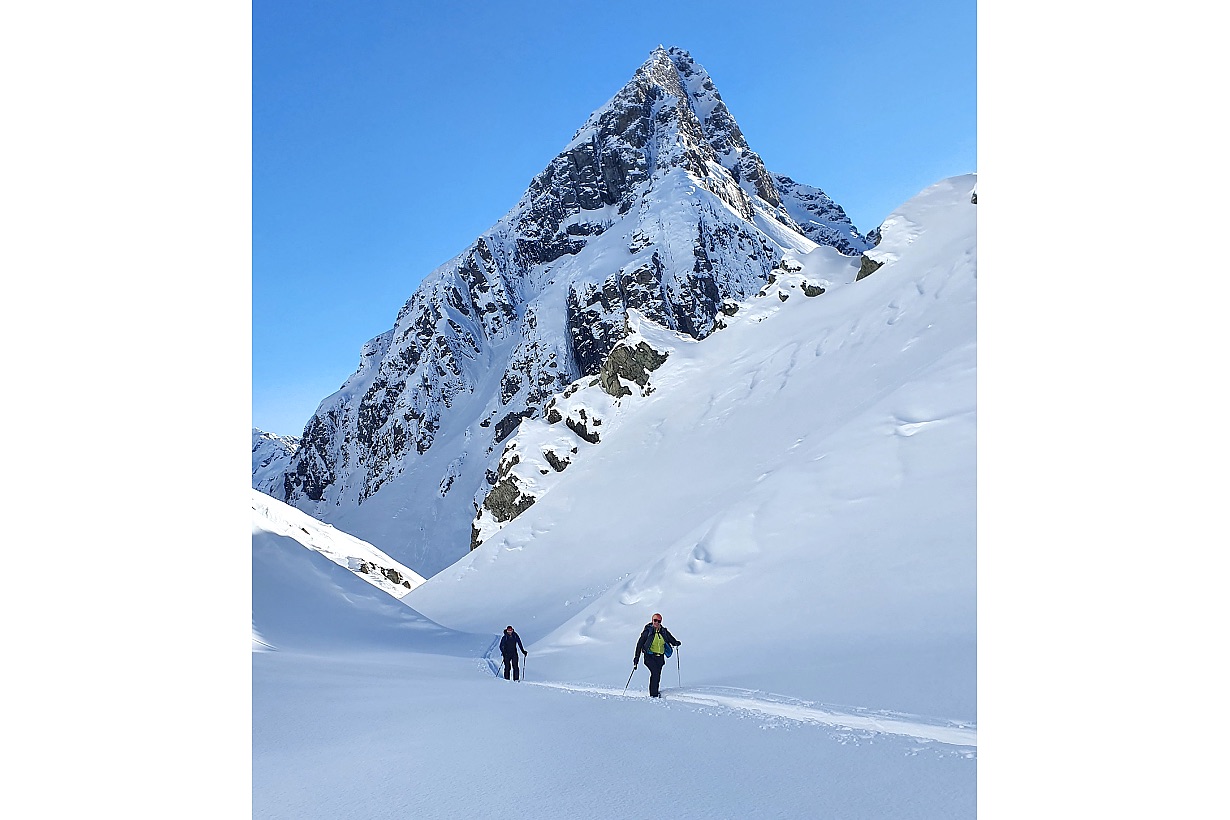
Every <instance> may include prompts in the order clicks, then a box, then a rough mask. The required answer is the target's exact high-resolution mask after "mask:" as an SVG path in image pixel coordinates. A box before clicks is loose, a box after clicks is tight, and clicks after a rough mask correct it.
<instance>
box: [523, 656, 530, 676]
mask: <svg viewBox="0 0 1230 820" xmlns="http://www.w3.org/2000/svg"><path fill="white" fill-rule="evenodd" d="M529 668H530V653H529V652H522V653H521V680H525V670H526V669H529Z"/></svg>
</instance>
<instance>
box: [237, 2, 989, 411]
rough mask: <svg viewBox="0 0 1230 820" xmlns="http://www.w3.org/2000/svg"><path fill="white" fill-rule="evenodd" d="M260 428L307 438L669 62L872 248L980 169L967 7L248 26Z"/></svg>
mask: <svg viewBox="0 0 1230 820" xmlns="http://www.w3.org/2000/svg"><path fill="white" fill-rule="evenodd" d="M252 9H253V18H252V129H253V133H252V310H253V325H252V345H253V351H252V404H253V407H252V412H253V419H252V423H253V425H254V426H256V427H260V428H261V429H264V430H269V431H272V432H276V433H282V434H293V435H298V434H299V433H300V432H302V429H303V426H304V424H305V423H306V422H307V420H308V418H309V417H310V416H311V414H312V413H313V412H314V411H315V409H316V406H317V405H318V404H319V402H320V401H321V400H322V399H323V398H325V397H326V396H328V395H329V394H330V393H332V392H333V391H335V390H336V389H337V388H338V387H340V386H341V384H342V382H343V381H345V379H346V378H347V376H349V375H350V373H351V372H353V370H354V368H355V366H356V365H357V364H358V359H359V349H360V346H361V345H362V344H363V342H365V341H367V340H368V339H370V338H372V337H374V336H376V335H378V334H379V333H382V332H384V331H385V330H387V329H389V328H390V327H392V325H393V320H394V318H395V317H396V315H397V311H398V309H399V308H400V307H401V306H402V304H403V303H404V302H405V301H406V299H408V298H409V297H410V295H411V294H412V293H413V292H414V290H415V288H416V287H417V286H418V283H419V281H420V280H421V279H422V278H423V276H425V275H426V274H427V273H429V272H430V271H431V270H432V269H434V268H435V267H437V266H438V265H440V264H441V263H443V262H445V261H447V260H448V259H449V258H451V257H452V256H454V255H455V254H457V253H459V252H461V251H462V250H464V249H465V248H466V247H467V246H468V245H469V243H470V242H471V241H472V240H473V239H474V238H475V237H476V236H477V235H478V234H479V233H480V232H482V231H483V230H485V229H486V228H488V227H490V226H491V225H492V224H493V223H494V222H495V221H496V220H497V219H499V218H500V217H501V216H502V215H503V214H504V213H505V212H506V211H507V210H508V209H509V208H511V207H512V206H513V205H514V204H515V203H516V201H517V199H518V198H519V197H520V195H521V193H522V192H523V191H524V190H525V188H526V186H527V185H528V184H529V182H530V180H531V179H532V178H533V177H534V175H535V174H537V173H538V172H539V171H541V170H542V169H543V168H544V167H545V166H546V164H547V163H548V162H549V161H550V160H551V159H552V158H553V157H554V156H555V155H556V154H557V153H558V152H559V150H560V149H561V148H563V146H564V145H565V144H566V143H567V142H568V141H569V139H570V138H571V137H572V134H573V132H574V131H575V130H576V129H577V128H578V127H580V125H581V124H582V123H583V122H584V121H585V119H586V117H587V116H588V115H589V114H590V112H592V111H593V110H594V109H596V108H598V107H599V106H601V105H602V104H603V103H605V102H606V101H607V100H608V99H610V97H611V96H612V95H613V94H614V93H615V92H616V91H618V90H619V89H620V88H621V87H622V86H623V84H624V83H625V82H627V80H628V79H629V78H630V77H631V75H632V73H633V72H634V71H635V70H636V68H637V67H638V66H639V65H640V64H641V63H642V62H644V60H645V59H646V58H647V57H648V55H649V52H650V50H652V49H653V48H654V47H655V46H657V45H658V44H662V45H665V46H678V47H680V48H684V49H687V50H688V51H689V52H690V53H691V54H692V57H693V58H694V59H695V60H696V61H697V62H698V63H700V64H701V65H702V66H704V68H705V69H706V70H707V71H708V72H709V74H710V76H711V77H712V78H713V81H714V83H715V85H716V86H717V88H718V90H719V91H720V92H721V94H722V97H723V99H725V101H726V104H727V106H728V107H729V108H730V110H731V112H732V113H733V115H734V117H735V119H736V120H737V121H738V122H739V125H740V126H741V127H742V129H743V132H744V135H745V136H746V138H747V140H748V143H749V144H750V145H751V147H752V149H753V150H755V151H757V152H758V153H759V154H760V155H761V157H762V158H763V159H764V161H765V164H766V166H767V167H768V168H769V169H770V170H772V171H774V172H777V173H784V174H788V175H789V176H791V177H793V178H794V179H796V180H798V181H800V182H803V183H806V184H809V185H814V186H816V187H819V188H822V189H823V190H824V191H825V192H826V193H828V194H829V195H830V196H831V197H833V199H835V200H836V201H837V202H838V203H840V204H841V205H842V207H844V208H845V209H846V211H847V212H848V213H849V214H850V216H851V218H852V219H853V220H854V223H855V225H857V226H858V227H859V228H860V229H861V230H869V229H871V228H873V227H875V226H876V225H878V224H879V222H880V221H881V220H882V219H883V218H884V217H885V216H887V215H888V213H889V211H891V210H892V208H894V207H895V206H897V205H898V204H900V203H901V202H903V201H904V200H905V199H907V198H909V197H910V196H912V195H913V194H915V193H916V192H917V191H919V190H920V189H922V188H924V187H926V186H927V185H929V184H931V183H932V182H936V181H938V180H939V179H942V178H944V177H947V176H951V175H954V174H960V173H968V172H970V171H975V170H977V162H976V132H977V127H976V120H977V117H976V108H975V106H976V65H977V53H976V40H977V38H976V2H975V0H940V1H939V2H931V3H916V2H862V3H849V2H847V3H835V2H827V0H810V2H774V3H770V4H764V5H759V6H755V7H754V6H752V5H751V4H748V3H747V2H725V1H724V0H714V1H711V2H704V3H699V2H660V3H651V4H640V3H636V4H634V3H618V4H617V3H609V2H577V1H576V0H572V1H571V2H565V1H560V2H519V3H500V2H478V3H451V2H450V3H426V2H424V3H411V2H391V1H390V2H363V3H341V2H302V3H287V2H281V0H255V2H254V3H253V6H252Z"/></svg>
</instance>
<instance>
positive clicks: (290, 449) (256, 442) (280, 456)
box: [252, 427, 299, 496]
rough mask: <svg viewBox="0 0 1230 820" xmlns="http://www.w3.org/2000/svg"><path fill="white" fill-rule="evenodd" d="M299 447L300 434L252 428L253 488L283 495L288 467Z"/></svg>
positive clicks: (266, 492) (267, 493)
mask: <svg viewBox="0 0 1230 820" xmlns="http://www.w3.org/2000/svg"><path fill="white" fill-rule="evenodd" d="M297 449H299V437H298V436H279V435H278V434H277V433H267V432H265V431H264V430H258V429H256V428H255V427H253V428H252V488H253V489H254V490H260V491H261V492H262V493H265V494H266V495H272V496H280V495H282V487H283V485H284V484H285V482H286V467H287V465H288V464H289V463H290V460H291V458H292V457H293V456H294V454H295V450H297Z"/></svg>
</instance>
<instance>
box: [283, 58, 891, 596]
mask: <svg viewBox="0 0 1230 820" xmlns="http://www.w3.org/2000/svg"><path fill="white" fill-rule="evenodd" d="M830 206H831V207H830ZM817 243H820V244H824V245H830V246H832V247H834V248H836V249H838V250H839V251H841V252H843V253H846V254H857V253H860V252H861V251H863V250H865V249H867V248H869V247H871V244H872V243H871V242H870V241H869V240H867V239H866V238H864V237H862V236H861V235H860V234H859V233H858V231H857V230H856V229H855V228H854V226H853V225H851V224H850V223H849V220H848V219H846V218H845V215H844V213H843V212H842V211H841V209H840V208H838V207H836V206H835V205H833V204H832V203H831V201H830V200H828V198H827V197H825V196H824V195H823V193H822V192H820V191H818V190H817V189H807V188H804V187H803V186H798V185H797V184H795V183H792V182H790V181H788V180H786V178H784V177H775V176H774V175H772V174H770V173H768V172H767V171H766V170H765V168H764V165H763V163H762V162H761V160H760V157H759V156H757V155H756V154H755V153H754V152H752V151H751V150H750V148H749V147H748V145H747V143H746V140H745V139H744V138H743V134H742V132H741V131H740V129H739V127H738V125H737V123H736V122H735V120H734V118H733V117H732V116H731V115H730V112H729V111H728V110H727V108H726V105H725V103H724V102H723V101H722V98H721V96H720V95H719V94H718V92H717V89H716V88H715V87H714V85H713V83H712V81H711V79H710V78H709V76H708V75H707V74H706V72H705V71H704V69H703V68H701V67H700V66H699V65H697V64H696V63H695V62H694V61H693V60H692V58H691V57H690V56H689V55H688V54H687V53H686V52H684V51H681V50H679V49H670V50H666V49H661V48H659V49H656V50H655V51H654V52H653V53H652V54H651V55H650V57H649V59H648V60H647V61H646V62H645V63H644V65H642V66H641V67H640V68H639V69H638V70H637V71H636V72H635V74H634V75H633V77H632V79H631V80H630V81H629V83H628V84H627V85H626V86H625V87H624V88H623V89H621V90H620V91H619V92H618V93H617V94H616V95H615V96H614V97H612V98H611V100H610V101H608V102H607V103H606V104H605V105H604V106H602V107H601V108H599V109H598V110H597V111H595V112H594V114H593V115H591V116H590V118H589V119H588V120H587V121H586V123H585V124H584V125H583V126H582V127H581V128H580V129H579V130H578V131H577V133H576V134H575V135H574V136H573V139H572V140H571V141H570V142H569V143H568V145H567V146H566V147H565V148H564V150H563V151H562V152H561V153H560V154H559V155H558V156H557V157H556V158H555V159H553V160H552V161H551V162H550V163H549V164H548V165H547V167H546V168H545V169H544V170H543V171H542V172H541V173H540V174H539V175H538V176H537V177H535V179H534V180H533V182H532V183H531V184H530V187H529V189H528V190H527V191H526V193H525V194H524V195H523V196H522V198H521V199H520V201H519V202H518V203H517V204H516V205H515V206H514V207H513V208H512V209H511V210H510V211H509V212H508V213H507V214H505V216H504V217H502V218H501V219H500V221H499V222H497V223H496V225H494V226H493V227H492V228H491V229H489V230H488V231H486V232H484V233H483V234H482V235H481V236H480V237H479V238H478V239H477V240H476V241H475V242H474V244H472V245H471V246H470V248H468V249H467V250H466V251H464V252H463V253H461V254H460V255H458V256H457V257H455V258H454V259H453V260H450V261H449V262H448V263H446V264H444V265H442V266H441V267H440V268H438V269H436V270H435V271H434V272H433V273H432V274H430V275H429V276H428V277H427V278H426V279H425V280H424V282H423V284H422V285H421V286H420V288H419V290H418V291H417V292H416V293H415V294H414V295H413V296H412V297H411V298H410V300H409V301H408V302H407V303H406V304H405V306H404V307H403V308H402V309H401V311H400V313H399V314H398V317H397V320H396V322H395V324H394V327H393V328H392V329H391V330H389V331H388V332H386V333H384V334H382V335H381V336H379V337H377V338H376V339H373V340H372V341H371V342H369V343H368V344H367V345H366V346H365V348H364V350H363V352H362V357H361V362H360V366H359V368H358V370H357V371H356V372H355V374H354V375H353V376H352V377H351V378H350V379H349V380H348V381H347V382H346V384H345V385H343V387H342V388H341V389H340V390H339V391H338V392H337V393H335V394H334V395H332V396H330V397H328V398H326V399H325V400H324V401H323V402H322V403H321V405H320V407H319V409H318V410H317V412H316V414H315V415H314V416H313V418H312V419H311V420H310V421H309V422H308V424H307V426H306V428H305V429H304V431H303V437H302V442H301V445H300V447H299V448H298V450H297V451H296V452H295V453H294V454H293V457H292V460H291V462H290V463H289V465H288V467H287V469H286V471H285V475H284V479H283V481H282V486H281V488H280V491H275V492H274V494H275V495H277V496H279V497H282V498H285V499H287V500H288V501H290V502H291V503H293V504H295V505H296V506H298V507H300V508H301V509H304V510H307V511H310V512H311V513H312V514H314V515H316V516H318V517H319V518H321V519H323V520H326V521H330V522H332V523H335V524H337V525H338V526H339V527H342V528H344V529H347V530H348V531H350V532H353V533H355V534H356V535H359V536H360V537H363V538H364V539H366V540H369V541H371V542H373V543H376V544H379V545H381V547H382V548H383V549H385V550H387V551H388V552H389V553H390V554H393V555H397V556H398V557H399V558H401V559H402V560H403V561H405V562H406V563H408V564H411V565H413V566H415V567H416V568H418V569H419V571H420V572H422V573H423V574H425V575H431V574H433V573H434V572H436V571H438V570H439V569H441V568H443V567H444V566H447V565H448V564H450V563H452V562H453V561H455V560H456V559H457V558H459V557H460V556H462V555H464V554H465V552H466V550H467V548H468V546H469V544H470V543H471V535H472V531H471V527H470V522H471V521H472V519H473V518H474V514H475V505H476V503H477V504H481V502H482V499H484V498H485V496H486V494H487V492H488V491H489V490H490V489H491V487H492V485H493V484H494V482H495V476H496V475H497V471H496V470H495V469H493V468H494V467H495V461H496V460H497V459H498V458H499V454H500V452H501V450H502V448H503V442H504V440H505V439H507V437H508V436H509V435H511V434H512V432H513V431H514V430H515V429H516V428H517V426H518V424H520V423H521V421H522V420H524V419H526V418H541V417H542V414H543V411H544V405H545V403H546V402H547V401H548V400H549V398H550V397H551V396H553V395H554V394H556V393H558V392H560V391H561V390H562V389H563V388H564V387H566V386H567V385H569V384H570V383H572V382H574V381H575V380H577V379H578V378H581V377H583V376H590V375H594V374H596V373H597V372H598V371H599V369H600V368H601V367H602V364H603V362H604V361H605V360H606V359H607V357H608V356H609V355H610V353H611V351H612V350H613V349H614V347H615V345H616V344H617V343H618V342H619V341H620V339H622V338H623V337H624V336H625V335H626V333H627V332H628V331H627V316H628V313H629V311H630V310H635V311H637V312H638V313H639V314H641V315H643V316H645V317H646V318H647V319H649V320H650V321H652V322H654V323H657V324H659V325H661V326H662V327H664V328H666V329H669V330H671V331H675V332H678V333H681V334H683V335H686V336H688V337H690V338H694V339H703V338H705V337H706V336H708V335H709V334H710V333H712V332H713V331H714V329H715V328H716V327H717V325H718V318H719V316H720V315H721V309H722V305H723V304H724V303H727V302H729V301H731V300H734V301H738V300H743V299H746V298H748V297H749V296H751V295H752V294H755V293H756V292H758V291H759V289H760V288H761V287H762V286H763V285H764V283H765V281H766V280H767V278H768V275H769V273H770V272H771V271H772V270H773V269H774V267H775V266H777V265H778V264H779V263H780V262H781V260H782V259H783V257H784V256H785V255H787V254H793V255H795V256H798V255H801V254H807V253H809V252H811V251H813V250H814V249H815V248H816V246H817ZM266 482H267V483H269V482H268V479H266ZM275 489H276V488H275Z"/></svg>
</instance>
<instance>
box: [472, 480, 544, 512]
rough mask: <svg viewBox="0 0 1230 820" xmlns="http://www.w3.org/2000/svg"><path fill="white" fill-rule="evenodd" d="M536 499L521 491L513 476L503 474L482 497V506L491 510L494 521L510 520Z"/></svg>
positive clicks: (531, 504)
mask: <svg viewBox="0 0 1230 820" xmlns="http://www.w3.org/2000/svg"><path fill="white" fill-rule="evenodd" d="M535 501H537V499H536V498H534V497H533V496H532V495H526V494H525V493H523V492H521V487H520V485H519V484H518V482H517V479H516V477H515V476H511V475H509V476H505V477H504V478H502V479H500V481H499V482H498V483H497V484H496V485H495V486H494V487H492V488H491V492H489V493H487V497H486V498H485V499H483V507H484V508H485V509H487V510H489V511H490V512H491V515H492V517H494V518H495V520H496V521H501V522H503V521H512V520H513V519H514V518H516V517H517V516H518V515H520V514H521V513H523V512H525V511H526V510H528V509H529V508H530V507H532V506H533V505H534V502H535Z"/></svg>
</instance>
